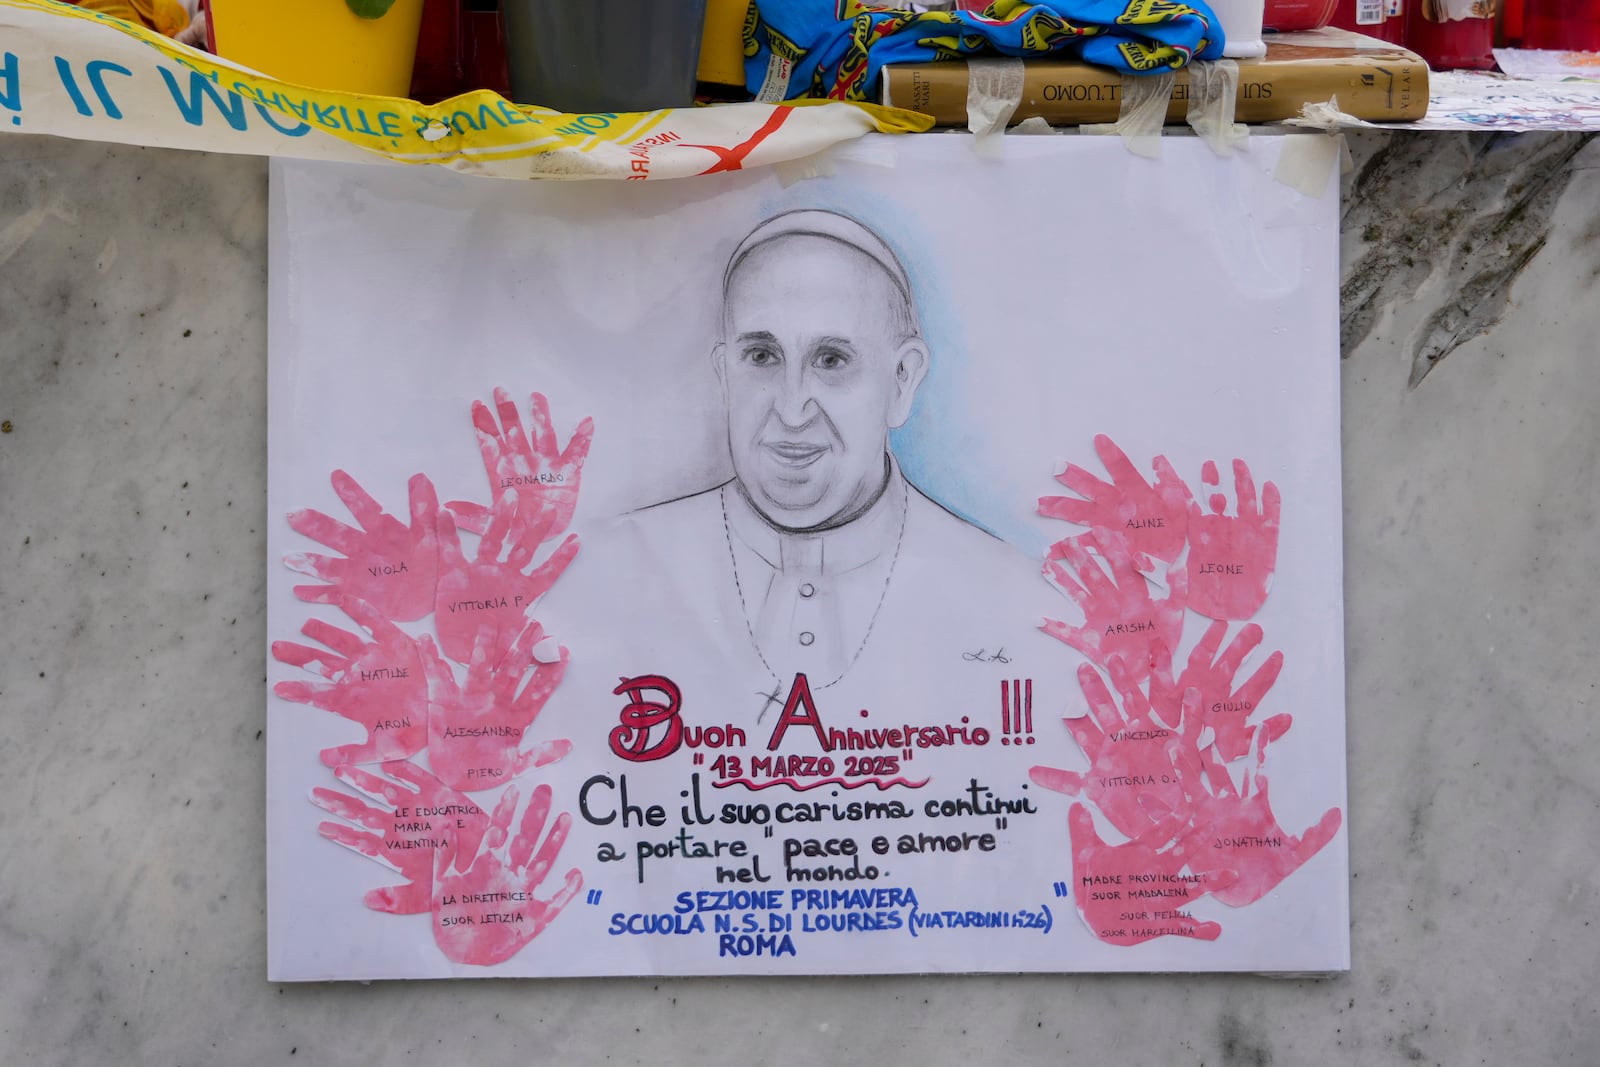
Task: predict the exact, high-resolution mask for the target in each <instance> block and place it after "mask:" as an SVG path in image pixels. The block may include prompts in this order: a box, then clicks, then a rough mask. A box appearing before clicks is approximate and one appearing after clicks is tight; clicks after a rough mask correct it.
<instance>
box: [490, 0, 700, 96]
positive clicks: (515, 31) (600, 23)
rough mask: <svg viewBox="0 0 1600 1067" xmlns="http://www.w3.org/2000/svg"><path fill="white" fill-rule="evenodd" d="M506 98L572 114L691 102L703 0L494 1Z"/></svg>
mask: <svg viewBox="0 0 1600 1067" xmlns="http://www.w3.org/2000/svg"><path fill="white" fill-rule="evenodd" d="M500 14H501V18H502V19H503V20H504V23H505V43H506V67H507V72H508V73H509V74H510V76H511V97H512V99H513V100H515V101H516V102H517V103H519V104H536V105H539V106H541V107H551V108H555V109H556V110H558V111H570V112H575V113H585V112H614V111H653V110H655V109H656V108H663V107H688V106H689V105H690V104H692V103H694V85H695V67H696V66H697V64H698V63H699V60H700V37H701V33H702V30H703V28H704V25H705V17H706V0H501V4H500Z"/></svg>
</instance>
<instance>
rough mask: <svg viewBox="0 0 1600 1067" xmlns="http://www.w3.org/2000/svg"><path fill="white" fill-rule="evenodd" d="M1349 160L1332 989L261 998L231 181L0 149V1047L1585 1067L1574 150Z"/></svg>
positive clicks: (1596, 1055) (300, 990)
mask: <svg viewBox="0 0 1600 1067" xmlns="http://www.w3.org/2000/svg"><path fill="white" fill-rule="evenodd" d="M1353 147H1354V149H1355V156H1356V160H1357V171H1356V172H1355V173H1354V174H1353V175H1351V176H1350V177H1349V178H1348V179H1347V180H1346V190H1347V194H1348V195H1349V197H1350V199H1349V202H1348V203H1347V206H1346V220H1347V231H1346V244H1345V260H1346V262H1345V268H1346V286H1345V330H1346V339H1347V359H1346V363H1345V373H1344V379H1345V398H1344V399H1345V494H1346V525H1345V532H1346V552H1347V558H1348V572H1349V576H1348V586H1347V598H1348V600H1347V609H1346V610H1347V619H1348V641H1349V731H1350V754H1349V759H1350V782H1351V798H1350V811H1349V816H1350V840H1351V846H1352V860H1353V865H1354V878H1355V880H1354V883H1353V885H1352V890H1353V909H1354V930H1353V938H1354V969H1353V971H1352V972H1351V973H1350V974H1349V975H1346V976H1342V977H1338V978H1333V979H1325V980H1274V979H1266V978H1256V977H1248V976H1223V977H1217V976H1207V977H1164V978H1152V977H1092V976H1091V977H1024V978H1018V977H978V978H871V979H838V980H755V979H741V980H738V981H720V980H674V981H652V980H618V981H571V982H545V983H532V982H498V983H487V982H473V983H459V984H446V983H411V984H401V983H389V984H378V985H373V986H359V985H340V986H273V985H269V984H267V982H266V981H265V979H264V974H265V961H264V945H265V918H264V916H265V906H264V899H263V871H262V859H261V856H262V838H263V827H262V816H261V811H262V792H263V788H264V783H263V770H262V742H261V733H260V731H261V727H262V720H263V712H262V705H263V701H262V680H263V663H262V656H263V650H264V647H265V641H264V637H265V634H264V622H263V618H262V611H261V604H262V583H263V563H262V560H263V557H264V532H263V531H264V528H265V527H264V522H265V515H264V501H265V498H266V493H265V489H266V486H265V479H266V472H265V469H264V456H265V390H264V373H263V372H264V361H265V342H266V337H265V284H264V283H265V276H266V244H265V233H266V225H265V222H266V218H265V215H266V166H265V164H264V163H263V162H262V161H260V160H257V159H249V158H228V157H208V156H198V155H180V154H176V153H170V152H163V151H157V150H148V149H130V148H117V147H111V146H104V145H96V144H79V143H74V142H69V141H63V140H52V139H45V138H32V137H21V136H7V137H4V138H0V420H6V421H7V422H9V424H10V425H9V430H8V432H5V433H0V1062H3V1063H8V1064H9V1063H40V1064H53V1063H63V1064H66V1063H71V1064H97V1063H113V1062H116V1063H129V1064H141V1063H162V1064H166V1063H177V1064H203V1063H277V1062H308V1063H374V1064H376V1063H391V1062H399V1061H401V1060H402V1059H403V1058H407V1057H409V1060H408V1061H409V1062H416V1063H459V1062H468V1061H471V1062H483V1063H499V1062H525V1063H537V1064H544V1063H551V1064H556V1063H564V1064H565V1063H570V1064H591V1063H593V1064H598V1063H602V1062H607V1063H617V1064H626V1063H649V1064H652V1065H656V1064H680V1063H681V1064H698V1063H745V1062H770V1063H843V1062H856V1061H867V1060H879V1061H883V1062H916V1063H921V1064H946V1063H949V1064H956V1063H968V1062H979V1063H1005V1062H1050V1063H1060V1062H1074V1063H1082V1062H1103V1063H1107V1064H1112V1063H1115V1064H1198V1063H1203V1064H1208V1065H1216V1064H1235V1063H1237V1064H1247V1065H1266V1064H1288V1063H1323V1062H1351V1063H1361V1064H1381V1063H1389V1062H1398V1063H1411V1062H1420V1063H1439V1064H1466V1063H1490V1064H1498V1063H1528V1064H1533V1063H1538V1064H1546V1063H1572V1064H1585V1065H1590V1064H1595V1063H1597V1062H1600V1001H1597V999H1596V990H1597V988H1600V862H1597V860H1596V858H1595V855H1594V853H1595V850H1596V849H1597V848H1600V726H1597V725H1596V721H1597V719H1596V716H1597V713H1600V707H1597V703H1600V689H1597V686H1600V657H1597V656H1596V655H1595V653H1594V651H1593V650H1592V648H1591V647H1590V645H1589V641H1591V640H1596V639H1597V638H1600V626H1597V618H1596V603H1597V600H1600V578H1597V573H1600V538H1597V537H1596V536H1595V534H1594V525H1595V510H1596V506H1597V504H1600V434H1597V433H1596V431H1595V420H1596V416H1595V414H1594V413H1595V412H1596V411H1597V410H1600V300H1597V299H1596V292H1597V284H1596V280H1597V279H1600V146H1589V147H1584V145H1583V143H1582V141H1581V140H1580V139H1576V138H1570V137H1560V136H1555V135H1522V136H1520V137H1499V138H1484V137H1481V136H1479V135H1473V136H1471V137H1469V136H1467V135H1444V134H1438V135H1415V134H1370V135H1362V136H1360V137H1358V138H1355V139H1354V144H1353ZM0 429H4V427H0Z"/></svg>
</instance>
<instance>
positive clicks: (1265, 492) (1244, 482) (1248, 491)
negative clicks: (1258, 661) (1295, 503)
mask: <svg viewBox="0 0 1600 1067" xmlns="http://www.w3.org/2000/svg"><path fill="white" fill-rule="evenodd" d="M1200 480H1201V481H1202V482H1203V483H1204V485H1205V488H1206V489H1207V490H1215V489H1217V487H1218V485H1219V483H1220V476H1219V475H1218V473H1217V465H1216V464H1215V463H1213V462H1211V461H1210V460H1207V461H1206V464H1205V466H1204V467H1202V468H1201V472H1200ZM1233 485H1234V497H1235V499H1236V502H1237V508H1236V511H1237V514H1235V515H1226V514H1224V513H1223V512H1224V510H1225V509H1226V508H1227V506H1228V500H1227V497H1226V496H1224V495H1223V494H1222V493H1221V492H1212V493H1211V494H1210V499H1209V500H1208V504H1209V505H1210V509H1211V513H1210V514H1204V513H1202V512H1201V510H1200V505H1199V504H1198V503H1196V504H1192V505H1190V508H1189V558H1188V560H1187V561H1186V563H1185V570H1186V571H1187V573H1188V578H1189V606H1190V607H1191V608H1193V609H1194V610H1195V611H1198V612H1199V613H1200V614H1202V615H1205V616H1207V617H1209V618H1213V619H1236V620H1244V619H1248V618H1250V616H1252V615H1254V614H1255V613H1256V612H1257V611H1259V610H1261V605H1262V604H1263V603H1265V602H1266V599H1267V589H1268V588H1269V587H1270V586H1271V584H1272V572H1273V569H1274V568H1275V567H1276V566H1277V563H1278V513H1279V509H1280V506H1281V503H1282V502H1281V500H1280V499H1279V496H1278V487H1277V486H1276V485H1274V484H1272V483H1271V482H1268V483H1267V484H1266V485H1265V486H1263V487H1262V491H1261V504H1260V506H1259V507H1257V505H1256V483H1255V481H1254V479H1252V478H1251V477H1250V468H1249V467H1248V466H1246V465H1245V462H1244V460H1242V459H1236V460H1234V461H1233Z"/></svg>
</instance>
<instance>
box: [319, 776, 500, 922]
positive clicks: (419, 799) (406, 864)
mask: <svg viewBox="0 0 1600 1067" xmlns="http://www.w3.org/2000/svg"><path fill="white" fill-rule="evenodd" d="M383 771H384V773H386V774H387V775H389V777H388V778H381V777H379V776H378V775H375V774H369V773H368V772H366V771H363V770H361V769H360V768H359V767H337V768H335V769H334V772H333V773H334V775H335V776H336V777H338V779H339V780H340V781H341V782H344V783H345V784H346V785H348V786H350V787H351V788H352V789H355V790H357V791H358V792H361V793H364V794H365V795H367V796H368V797H370V798H372V800H373V801H375V802H376V801H381V802H382V804H384V805H387V806H386V807H381V806H379V804H377V803H367V802H366V801H364V800H360V799H357V798H356V797H353V796H350V795H349V794H348V793H341V792H340V791H339V790H337V789H324V788H322V787H320V786H319V787H318V788H316V789H313V790H312V791H311V802H312V803H313V804H315V805H316V806H317V807H319V808H321V809H322V810H323V811H326V812H328V813H329V814H331V815H337V816H338V817H339V818H341V819H344V820H346V821H347V822H350V823H354V824H355V825H356V826H359V827H361V829H359V830H357V829H354V828H352V827H350V826H347V825H345V823H342V822H324V823H319V824H318V825H317V832H318V833H319V834H321V835H322V836H323V837H325V838H327V839H328V840H329V841H332V842H334V843H335V844H339V845H343V846H344V847H345V848H348V849H352V850H354V851H356V852H359V853H361V854H362V855H363V856H368V857H371V858H372V859H375V860H377V861H378V862H379V863H382V864H384V865H385V866H387V867H389V868H391V869H393V870H395V871H397V872H398V873H399V874H400V875H401V876H402V877H404V878H405V879H406V881H405V883H404V884H403V885H396V886H385V887H384V888H382V889H374V890H372V891H370V892H369V893H367V895H366V896H365V897H363V898H362V902H363V903H364V904H366V906H367V907H369V908H371V909H372V910H373V911H385V912H390V913H392V914H395V915H420V914H422V913H424V912H427V911H430V910H431V909H432V906H433V869H434V863H433V857H434V852H435V851H436V850H437V849H440V848H442V847H444V846H445V845H446V844H450V843H458V844H459V845H460V847H461V849H462V851H463V852H465V853H466V854H468V855H471V854H472V853H474V852H476V851H477V850H478V844H479V842H480V841H481V840H482V839H483V835H484V832H485V831H486V830H488V828H489V816H488V815H487V814H486V813H485V812H484V811H483V809H482V808H480V807H478V805H476V804H474V803H473V802H472V801H471V800H469V799H467V798H466V797H464V796H462V795H461V794H460V793H457V792H456V791H455V790H453V789H450V788H448V787H446V786H445V785H444V783H442V782H440V781H439V780H438V779H437V778H435V777H434V776H433V775H431V774H429V773H428V772H427V771H425V770H423V769H422V768H421V767H418V766H417V765H416V764H414V763H411V762H409V761H407V760H395V761H393V762H390V763H385V764H384V765H383Z"/></svg>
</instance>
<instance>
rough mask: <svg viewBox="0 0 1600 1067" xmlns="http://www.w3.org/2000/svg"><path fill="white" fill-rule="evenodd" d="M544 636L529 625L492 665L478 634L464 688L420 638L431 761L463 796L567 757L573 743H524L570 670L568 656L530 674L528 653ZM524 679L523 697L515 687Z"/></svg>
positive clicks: (539, 666) (482, 635) (564, 653)
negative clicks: (425, 677)
mask: <svg viewBox="0 0 1600 1067" xmlns="http://www.w3.org/2000/svg"><path fill="white" fill-rule="evenodd" d="M543 640H544V630H543V629H541V628H540V626H539V624H538V623H533V624H531V625H530V626H529V627H528V628H527V629H526V630H524V631H523V632H522V635H521V636H520V637H518V638H517V640H516V642H515V643H514V644H513V645H512V646H511V648H510V650H509V651H508V652H507V653H506V654H505V657H504V658H503V659H501V660H500V661H499V662H498V663H491V662H490V648H489V638H488V632H487V630H484V631H480V632H479V639H478V644H477V647H476V648H474V649H473V652H472V663H471V666H469V667H468V669H467V682H466V685H464V686H458V685H457V684H456V676H455V671H454V670H453V669H452V668H451V666H450V664H448V663H446V662H445V661H444V659H443V658H442V657H441V656H440V655H439V652H438V650H437V649H436V648H435V647H434V644H433V641H432V640H431V639H430V638H428V637H423V639H422V666H423V670H424V671H426V672H427V677H428V704H429V707H428V762H429V764H430V765H431V766H432V767H433V770H434V773H435V774H437V775H438V776H439V778H440V780H441V781H443V782H444V783H445V784H446V785H449V786H452V787H453V788H456V789H460V790H463V791H466V792H474V791H476V790H480V789H492V788H494V787H495V786H499V785H504V784H506V783H507V782H509V781H510V780H511V779H513V778H516V777H518V776H520V775H521V774H522V773H523V772H524V771H527V770H528V769H529V768H531V767H542V766H544V765H545V764H547V763H553V762H554V761H556V760H558V759H560V758H561V757H563V756H565V755H566V754H567V753H568V752H570V751H572V742H571V741H565V740H562V741H544V742H541V743H539V744H537V745H534V746H533V747H532V748H530V749H528V750H527V751H526V752H524V751H521V746H522V740H523V737H524V736H525V735H526V734H527V730H528V727H530V726H532V725H533V720H534V719H536V718H538V716H539V712H540V711H542V710H544V705H545V701H547V700H549V699H550V694H551V693H553V692H555V688H556V686H557V685H559V684H560V682H561V676H562V675H563V674H565V673H566V669H567V650H566V649H565V648H563V649H561V650H560V653H559V655H560V659H558V660H557V661H556V662H554V663H539V664H537V665H535V666H534V667H533V670H532V672H531V673H529V672H528V666H529V664H530V663H531V662H532V660H533V651H534V648H535V646H537V645H538V644H539V643H540V642H541V641H543ZM524 678H526V679H527V684H526V685H524V686H522V692H521V693H518V692H517V687H518V685H520V684H521V683H522V681H523V680H524Z"/></svg>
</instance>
